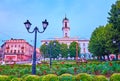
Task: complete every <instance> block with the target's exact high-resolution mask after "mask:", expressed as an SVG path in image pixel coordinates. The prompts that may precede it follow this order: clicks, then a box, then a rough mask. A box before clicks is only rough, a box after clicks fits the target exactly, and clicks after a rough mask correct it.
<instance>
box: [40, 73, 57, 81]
mask: <svg viewBox="0 0 120 81" xmlns="http://www.w3.org/2000/svg"><path fill="white" fill-rule="evenodd" d="M42 81H59V79H58V76H57V75H55V74H48V75H45V76H43V77H42Z"/></svg>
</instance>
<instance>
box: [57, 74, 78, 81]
mask: <svg viewBox="0 0 120 81" xmlns="http://www.w3.org/2000/svg"><path fill="white" fill-rule="evenodd" d="M59 81H76V80H75V77H74V76H73V75H71V74H68V73H66V74H62V75H61V76H59Z"/></svg>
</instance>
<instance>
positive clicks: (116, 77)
mask: <svg viewBox="0 0 120 81" xmlns="http://www.w3.org/2000/svg"><path fill="white" fill-rule="evenodd" d="M110 81H120V73H114V74H112V75H111V77H110Z"/></svg>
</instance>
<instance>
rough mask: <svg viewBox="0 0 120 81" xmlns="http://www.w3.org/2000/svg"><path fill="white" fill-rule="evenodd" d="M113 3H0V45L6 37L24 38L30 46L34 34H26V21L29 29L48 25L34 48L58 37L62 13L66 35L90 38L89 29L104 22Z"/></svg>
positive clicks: (35, 0)
mask: <svg viewBox="0 0 120 81" xmlns="http://www.w3.org/2000/svg"><path fill="white" fill-rule="evenodd" d="M115 1H116V0H0V45H1V44H2V43H3V40H9V39H10V38H15V39H25V40H27V41H28V42H29V43H31V44H32V45H33V40H34V34H29V33H28V32H27V31H26V28H25V26H24V24H23V23H24V22H25V21H26V20H27V19H28V20H29V21H30V22H31V23H32V26H31V30H33V28H34V27H35V26H37V27H39V29H40V30H41V31H42V23H41V22H42V21H43V20H44V19H47V20H48V22H49V26H48V27H47V29H46V31H45V32H44V33H42V34H38V40H37V47H39V46H40V45H41V42H40V41H41V40H42V39H52V38H54V37H62V35H63V34H62V20H63V18H64V17H65V14H66V16H67V18H68V19H69V22H70V28H71V30H70V36H71V37H79V38H80V39H84V38H85V39H90V37H91V33H92V32H93V30H94V29H95V28H96V27H98V26H100V25H105V24H106V23H107V17H108V16H109V15H108V12H109V11H110V9H111V5H112V4H114V3H115Z"/></svg>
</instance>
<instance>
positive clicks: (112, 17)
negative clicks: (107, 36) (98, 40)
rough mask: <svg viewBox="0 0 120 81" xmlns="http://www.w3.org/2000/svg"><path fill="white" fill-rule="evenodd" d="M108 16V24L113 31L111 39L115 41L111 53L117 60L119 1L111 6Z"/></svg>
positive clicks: (119, 26) (119, 40) (119, 20)
mask: <svg viewBox="0 0 120 81" xmlns="http://www.w3.org/2000/svg"><path fill="white" fill-rule="evenodd" d="M108 14H109V17H108V22H109V23H111V24H113V29H114V31H113V32H112V33H113V37H112V39H114V40H115V41H116V45H113V46H114V48H115V49H114V50H113V51H114V53H116V55H117V59H118V53H119V52H120V51H119V49H118V48H120V0H117V1H116V3H115V4H113V5H112V6H111V10H110V12H109V13H108ZM118 45H119V47H118Z"/></svg>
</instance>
